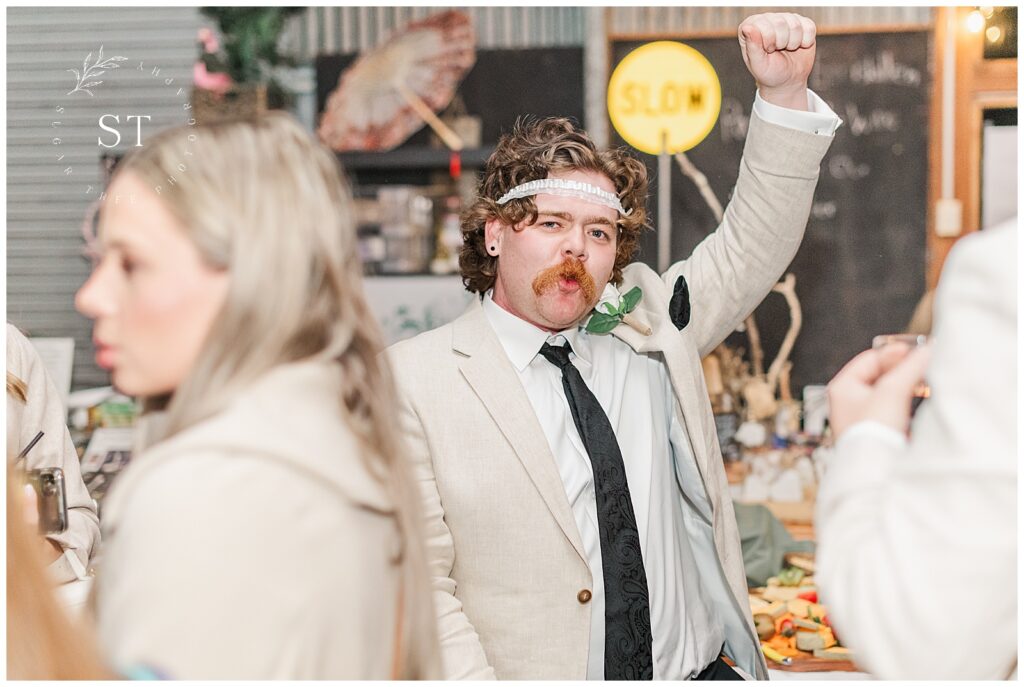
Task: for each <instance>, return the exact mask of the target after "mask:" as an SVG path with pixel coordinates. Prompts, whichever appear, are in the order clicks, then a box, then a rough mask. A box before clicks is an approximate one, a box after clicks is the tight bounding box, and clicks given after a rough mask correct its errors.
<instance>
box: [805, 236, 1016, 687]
mask: <svg viewBox="0 0 1024 687" xmlns="http://www.w3.org/2000/svg"><path fill="white" fill-rule="evenodd" d="M933 337H934V343H933V344H932V357H931V361H930V363H929V367H928V371H927V373H926V378H927V379H928V382H929V384H930V386H931V391H932V394H931V398H929V399H928V400H927V401H925V402H924V403H923V404H922V405H921V408H920V410H918V412H917V414H916V415H915V416H914V420H913V423H912V426H911V434H910V440H909V441H905V440H903V438H902V437H901V436H900V435H899V434H898V433H896V432H895V431H892V430H888V429H887V428H886V427H884V426H881V427H880V426H878V425H872V424H868V423H862V424H859V425H854V426H853V427H851V428H850V429H849V430H848V431H847V433H846V434H844V435H843V436H842V437H841V438H840V440H839V442H838V443H837V445H836V451H835V454H834V455H833V457H832V459H831V460H830V463H829V467H828V470H827V472H826V473H825V479H824V480H823V482H822V486H821V490H820V491H819V492H818V503H817V508H816V513H815V528H816V529H817V531H818V570H817V574H816V576H815V577H816V579H817V581H818V584H819V585H820V587H821V594H822V598H823V599H824V601H825V603H827V604H828V606H829V612H830V614H831V615H832V620H833V622H834V623H835V625H836V629H837V631H838V633H839V635H840V636H841V637H842V638H843V643H844V644H845V645H846V646H849V647H850V648H851V649H852V650H853V651H854V653H855V654H856V657H857V663H858V664H859V665H861V666H863V667H864V668H866V669H867V670H870V671H871V673H872V674H873V675H874V676H875V677H878V678H881V679H884V680H925V679H927V680H1001V679H1005V678H1006V677H1007V676H1008V675H1011V673H1012V676H1011V679H1013V678H1015V677H1016V672H1017V589H1018V579H1017V541H1018V540H1017V463H1018V461H1019V456H1018V452H1017V421H1018V414H1017V412H1018V411H1017V358H1018V355H1019V350H1018V348H1017V221H1016V219H1014V220H1013V221H1012V222H1010V223H1009V224H1008V225H1005V226H1002V227H999V228H993V229H986V230H984V231H982V232H980V233H979V234H977V235H974V236H971V237H968V238H965V239H963V240H962V241H959V242H957V244H956V246H955V247H954V248H953V251H952V252H951V253H950V255H949V258H948V260H947V261H946V266H945V267H944V268H943V270H942V278H941V279H940V280H939V286H938V289H937V290H936V296H935V329H934V331H933Z"/></svg>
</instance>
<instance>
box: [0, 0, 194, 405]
mask: <svg viewBox="0 0 1024 687" xmlns="http://www.w3.org/2000/svg"><path fill="white" fill-rule="evenodd" d="M199 26H200V17H199V13H198V11H197V10H196V9H195V8H166V7H165V8H159V7H152V8H149V7H106V8H85V7H60V8H24V7H10V8H8V10H7V319H8V320H9V321H11V322H13V323H14V324H15V325H17V326H18V327H20V328H22V329H23V330H25V331H27V332H28V333H29V334H30V335H32V336H72V337H74V339H75V364H74V375H73V379H72V387H73V388H82V387H87V386H98V385H103V384H108V383H109V381H108V380H109V378H108V375H107V374H106V373H105V372H104V371H103V370H101V369H99V368H98V367H96V365H95V363H94V362H93V359H92V357H93V350H92V335H91V325H90V323H89V321H88V320H87V319H85V318H84V317H82V316H81V315H78V314H77V313H76V312H75V310H74V295H75V291H76V290H77V289H78V287H79V286H81V285H82V283H83V282H84V281H85V279H86V278H87V277H88V274H89V264H88V262H87V261H86V260H85V258H84V257H82V248H83V241H82V236H81V230H80V227H81V223H82V219H83V217H84V214H85V211H86V209H87V207H88V206H89V203H90V202H91V201H92V200H94V199H95V198H96V197H97V193H98V184H99V182H100V179H101V174H100V167H99V158H100V154H101V152H104V149H102V148H100V147H99V145H98V143H97V139H98V135H99V134H103V135H104V136H105V137H106V138H105V141H106V142H112V141H113V139H114V136H113V134H110V133H108V132H103V131H102V130H101V129H100V128H99V125H98V120H99V117H100V116H101V115H103V114H106V113H110V114H117V115H119V117H120V121H121V125H120V127H119V129H120V131H121V134H122V136H123V139H122V145H121V146H119V147H118V148H119V149H120V150H126V149H127V148H128V147H129V146H131V145H133V144H134V143H135V142H136V141H135V137H136V136H135V130H134V125H129V124H127V121H126V117H127V115H129V114H146V115H149V116H151V117H152V120H150V121H149V122H146V123H145V127H144V129H143V137H145V135H146V132H147V131H155V130H156V129H157V128H160V127H163V126H169V125H172V124H180V123H184V122H185V121H186V119H187V116H186V114H185V111H184V109H183V107H182V105H183V103H187V102H188V96H187V95H178V91H177V89H178V88H179V87H181V86H183V87H185V89H186V92H187V91H188V89H189V88H191V82H192V63H193V62H194V61H195V58H196V48H195V40H196V31H197V29H198V27H199ZM100 46H103V51H104V57H105V58H109V57H114V56H121V57H125V58H126V59H125V60H124V61H121V62H118V63H116V64H118V65H119V66H120V68H119V69H117V70H112V69H106V70H102V71H105V73H104V74H102V75H98V76H96V77H95V78H92V79H90V80H91V81H102V82H103V83H102V84H100V85H98V86H95V87H92V88H90V89H89V90H91V91H92V93H93V95H92V96H89V95H88V94H86V93H84V92H82V91H79V92H77V93H72V94H71V95H68V92H69V91H70V90H72V89H73V88H74V86H75V84H76V79H75V76H74V75H73V74H71V73H70V72H69V71H67V70H69V69H77V70H79V74H81V72H82V63H83V60H84V59H85V58H86V56H87V55H89V54H90V53H91V54H92V59H90V64H92V63H93V62H95V58H96V57H97V56H98V51H99V48H100ZM140 63H142V69H141V70H140V69H138V67H139V64H140ZM154 68H156V69H159V70H160V71H159V73H158V74H154V73H153V71H152V70H153V69H154ZM166 79H174V81H173V82H172V83H171V84H167V83H166ZM57 107H63V108H64V112H57V110H56V108H57ZM105 121H106V123H108V124H110V125H111V126H114V124H113V121H112V120H110V119H108V120H105ZM53 122H60V124H59V125H57V126H54V125H53ZM54 138H59V139H60V143H59V144H56V145H55V144H54V142H53V139H54ZM143 140H145V138H143ZM61 154H63V155H64V159H63V160H60V161H58V160H57V157H58V155H61ZM69 166H70V167H71V170H72V171H71V174H70V175H68V174H65V170H66V169H67V168H68V167H69ZM90 186H91V187H92V189H90V188H89V187H90Z"/></svg>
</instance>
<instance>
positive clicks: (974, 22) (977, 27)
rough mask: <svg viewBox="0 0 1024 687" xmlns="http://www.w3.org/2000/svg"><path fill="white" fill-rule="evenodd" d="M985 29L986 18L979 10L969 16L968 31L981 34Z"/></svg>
mask: <svg viewBox="0 0 1024 687" xmlns="http://www.w3.org/2000/svg"><path fill="white" fill-rule="evenodd" d="M983 28H985V17H984V15H982V13H981V12H979V11H978V10H974V11H972V12H971V13H970V14H968V15H967V30H968V31H970V32H971V33H979V32H980V31H981V30H982V29H983Z"/></svg>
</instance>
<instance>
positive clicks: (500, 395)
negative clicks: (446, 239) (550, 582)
mask: <svg viewBox="0 0 1024 687" xmlns="http://www.w3.org/2000/svg"><path fill="white" fill-rule="evenodd" d="M452 348H453V350H455V351H456V352H457V353H460V354H462V355H463V356H465V357H464V358H463V359H462V360H461V361H460V363H459V370H460V371H461V372H462V375H463V376H464V377H465V378H466V381H467V382H468V383H469V385H470V386H471V387H472V388H473V391H474V392H475V393H476V395H477V396H478V397H479V398H480V401H481V402H482V403H483V404H484V407H485V408H486V409H487V412H488V413H489V414H490V416H491V418H492V419H493V420H494V422H495V424H496V425H497V426H498V429H499V430H500V431H501V433H502V435H503V436H504V437H505V439H506V440H507V441H508V442H509V444H510V445H511V446H512V449H513V450H514V451H515V454H516V457H518V458H519V460H520V462H522V464H523V467H524V468H525V469H526V472H527V474H528V475H529V476H530V479H531V480H532V481H533V484H534V486H536V487H537V491H538V492H540V495H541V498H542V499H543V500H544V503H545V504H546V505H547V507H548V510H549V511H550V512H551V515H552V517H553V518H554V519H555V522H557V523H558V526H559V527H560V528H561V529H562V531H563V532H564V533H565V536H566V537H567V538H568V539H569V542H570V543H571V544H572V546H573V548H574V549H576V552H577V553H578V554H579V556H580V558H581V559H583V561H584V562H586V560H587V557H586V554H585V552H584V550H583V543H582V540H581V538H580V533H579V529H578V528H577V527H576V520H575V518H574V517H573V514H572V507H571V506H570V505H569V500H568V498H567V497H566V495H565V487H564V486H563V485H562V478H561V477H560V476H559V474H558V467H557V465H556V464H555V457H554V455H552V453H551V448H550V446H548V442H547V438H546V437H545V436H544V430H543V429H542V428H541V426H540V423H539V422H538V421H537V416H536V413H535V412H534V410H533V406H532V405H531V404H530V399H529V398H528V397H527V395H526V391H525V390H524V389H523V385H522V382H520V380H519V375H517V374H516V371H515V368H513V367H512V363H510V362H509V360H508V357H507V356H506V355H505V351H504V349H503V348H502V347H501V342H499V341H498V338H497V336H496V335H495V334H494V330H493V329H492V328H491V326H490V324H489V323H488V322H487V318H486V317H485V316H484V311H483V308H482V307H481V306H480V302H479V301H478V300H476V299H474V301H473V303H472V304H471V305H470V307H469V309H468V311H467V312H466V313H465V314H464V315H462V316H461V317H460V318H459V319H458V320H456V321H455V322H454V323H453V335H452Z"/></svg>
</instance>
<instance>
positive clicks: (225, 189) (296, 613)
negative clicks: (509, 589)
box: [76, 114, 439, 679]
mask: <svg viewBox="0 0 1024 687" xmlns="http://www.w3.org/2000/svg"><path fill="white" fill-rule="evenodd" d="M97 244H98V263H97V265H96V267H95V270H94V272H93V274H92V276H91V277H90V279H89V281H88V282H87V283H86V284H85V285H84V286H83V287H82V289H81V290H80V291H79V293H78V296H77V300H76V303H77V307H78V309H79V310H80V311H81V312H82V313H84V314H85V315H87V316H88V317H90V318H92V319H94V320H95V325H94V340H95V342H96V359H97V361H98V363H99V364H100V365H101V366H103V367H105V368H108V369H109V370H110V371H111V374H112V379H113V383H114V385H115V386H116V387H117V388H118V389H119V390H121V391H122V392H124V393H126V394H130V395H135V396H139V397H141V399H142V400H143V406H144V408H145V409H146V410H147V411H150V412H148V413H147V415H148V417H149V419H148V420H146V421H144V422H145V423H146V424H147V427H146V429H145V431H144V432H142V443H143V446H142V447H141V453H139V454H138V457H137V459H136V460H134V461H133V464H132V465H131V466H130V467H129V468H128V470H127V471H126V472H125V473H124V474H123V475H121V477H120V478H119V481H118V482H117V483H116V484H115V486H114V489H113V490H112V492H111V493H110V495H109V496H108V497H107V501H106V502H105V503H104V509H105V510H104V523H103V524H104V538H105V544H104V552H103V555H102V557H101V559H100V561H99V563H98V571H97V577H98V579H97V594H96V611H97V618H98V623H99V636H100V641H101V644H102V646H103V647H104V649H105V650H106V651H107V652H109V655H110V657H111V658H112V661H113V665H114V667H115V668H118V669H120V668H121V667H122V666H138V665H144V666H148V667H149V668H152V669H153V670H155V671H156V672H157V673H159V674H162V675H166V676H168V677H171V678H179V679H197V678H235V679H261V678H264V679H266V678H291V679H324V678H400V679H414V678H433V677H436V676H437V675H438V673H439V664H438V661H439V659H438V655H437V638H436V630H435V627H434V616H433V612H432V605H431V601H430V591H429V587H428V584H427V577H426V571H425V567H424V565H425V564H424V554H423V547H422V542H421V539H420V537H421V535H420V525H419V518H418V513H417V508H416V504H417V499H416V498H414V497H413V495H412V491H411V490H412V485H411V483H410V477H409V474H408V473H407V468H406V466H405V462H404V461H403V460H402V458H401V456H400V453H399V451H400V447H399V444H398V443H397V441H396V438H395V432H394V431H393V429H394V428H393V400H392V397H393V389H392V382H391V380H390V377H389V372H388V370H387V369H386V367H385V363H384V361H383V359H382V358H379V357H378V356H377V352H378V350H379V349H380V347H381V341H380V338H379V335H378V330H377V327H376V325H375V324H374V322H373V319H372V317H371V315H370V312H369V310H368V309H367V306H366V303H365V301H364V299H363V287H362V277H361V269H360V264H359V260H358V257H357V255H356V236H355V229H354V226H353V221H352V207H351V200H350V197H349V194H348V191H347V189H346V185H345V182H344V180H343V178H342V176H341V174H340V171H339V169H338V167H337V163H336V161H335V158H334V157H333V156H332V155H331V154H330V153H329V152H327V151H326V150H325V149H323V148H321V147H320V146H319V145H317V144H316V143H315V142H314V141H313V140H311V138H310V136H309V135H308V134H307V133H306V132H305V131H304V130H303V129H302V128H301V127H300V126H299V125H298V124H297V123H296V122H295V121H294V120H292V119H291V118H290V117H288V116H287V115H284V114H270V115H267V116H265V117H262V118H260V119H259V120H255V121H252V122H235V123H223V124H217V125H212V126H208V127H199V128H192V129H189V128H182V129H178V130H173V131H169V132H166V133H164V134H161V135H160V136H158V137H156V138H154V139H153V140H152V141H151V142H149V143H148V144H147V145H146V147H145V148H143V149H141V150H139V151H138V152H136V153H135V154H133V155H132V156H129V157H127V158H126V159H125V160H124V162H123V163H122V165H121V166H120V168H119V169H118V170H117V173H116V175H115V176H114V178H113V180H112V182H111V187H110V189H109V192H108V193H107V196H106V199H105V200H104V202H103V205H102V207H101V210H100V222H99V230H98V240H97ZM153 411H163V412H160V413H155V412H153Z"/></svg>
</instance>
